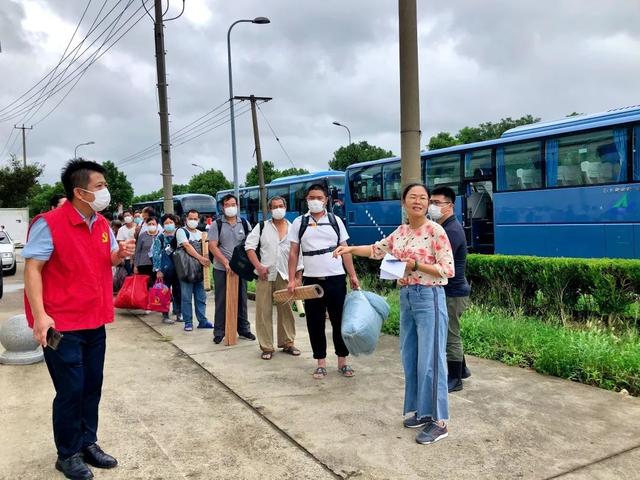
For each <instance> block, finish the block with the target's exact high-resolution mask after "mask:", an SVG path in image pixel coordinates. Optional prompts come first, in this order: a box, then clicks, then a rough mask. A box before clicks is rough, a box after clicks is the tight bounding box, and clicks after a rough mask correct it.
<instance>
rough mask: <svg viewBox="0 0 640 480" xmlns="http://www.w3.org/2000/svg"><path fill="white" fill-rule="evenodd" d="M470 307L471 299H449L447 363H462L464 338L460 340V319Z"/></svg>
mask: <svg viewBox="0 0 640 480" xmlns="http://www.w3.org/2000/svg"><path fill="white" fill-rule="evenodd" d="M467 307H469V297H447V313H448V314H449V334H448V335H447V361H449V362H462V360H463V359H464V351H463V350H462V338H460V317H461V316H462V314H463V313H464V311H465V310H466V309H467Z"/></svg>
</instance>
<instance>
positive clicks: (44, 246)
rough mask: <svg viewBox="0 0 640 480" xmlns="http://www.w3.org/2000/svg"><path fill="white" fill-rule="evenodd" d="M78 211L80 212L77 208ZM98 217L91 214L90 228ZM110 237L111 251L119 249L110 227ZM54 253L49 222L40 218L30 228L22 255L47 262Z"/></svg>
mask: <svg viewBox="0 0 640 480" xmlns="http://www.w3.org/2000/svg"><path fill="white" fill-rule="evenodd" d="M76 211H77V212H78V213H80V212H79V211H78V210H77V209H76ZM80 215H81V216H82V218H83V219H84V220H85V222H86V217H85V216H84V215H82V213H80ZM97 218H98V217H97V216H96V214H95V213H94V214H93V215H91V218H90V219H89V230H91V227H93V224H94V223H95V221H96V219H97ZM109 239H110V240H111V251H112V252H113V251H114V250H118V242H117V241H116V236H115V235H114V234H113V230H111V229H109ZM52 253H53V238H52V237H51V230H50V229H49V224H48V223H47V222H46V220H45V219H44V218H39V219H38V220H36V222H35V223H34V224H33V225H32V226H31V229H30V230H29V240H28V241H27V244H26V245H25V246H24V249H23V250H22V256H23V258H33V259H35V260H42V261H45V262H47V261H49V259H50V258H51V254H52Z"/></svg>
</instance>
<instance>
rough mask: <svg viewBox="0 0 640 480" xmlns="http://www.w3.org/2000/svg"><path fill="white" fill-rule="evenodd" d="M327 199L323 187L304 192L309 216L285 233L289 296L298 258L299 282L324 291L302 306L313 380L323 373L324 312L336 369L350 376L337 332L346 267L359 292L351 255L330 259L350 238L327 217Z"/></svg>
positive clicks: (335, 219)
mask: <svg viewBox="0 0 640 480" xmlns="http://www.w3.org/2000/svg"><path fill="white" fill-rule="evenodd" d="M327 198H328V196H327V190H326V188H325V187H324V185H321V184H313V185H311V186H310V187H309V189H308V190H307V205H308V206H309V213H307V214H305V215H302V216H300V217H298V218H296V219H295V220H294V221H293V223H292V224H291V228H290V229H289V241H290V242H291V247H290V253H289V284H288V286H287V287H288V289H289V291H290V292H291V293H293V291H294V288H295V286H296V284H295V278H294V277H295V273H296V269H297V266H298V261H299V257H300V256H302V261H303V264H304V277H303V284H304V285H312V284H318V285H320V286H321V287H322V288H323V290H324V296H323V297H322V298H315V299H312V300H305V302H304V307H305V310H306V313H307V317H306V318H307V329H308V331H309V340H310V341H311V348H312V349H313V358H315V359H316V360H317V361H318V366H317V368H316V369H315V371H314V372H313V378H315V379H318V380H319V379H322V378H324V377H325V376H326V375H327V368H326V367H327V361H326V357H327V339H326V336H325V322H326V313H327V311H328V312H329V320H330V321H331V327H332V330H333V346H334V347H335V352H336V355H337V356H338V370H339V371H340V373H342V375H343V376H345V377H353V375H354V371H353V369H352V368H351V366H349V365H348V364H347V358H346V357H347V356H348V355H349V350H348V349H347V346H346V345H345V344H344V340H342V334H341V327H342V308H343V305H344V299H345V297H346V295H347V286H346V283H345V269H346V271H347V273H348V274H349V281H350V283H351V288H352V289H353V290H355V289H359V288H360V282H359V281H358V277H357V275H356V271H355V269H354V267H353V259H352V257H351V255H348V256H343V257H342V259H340V258H334V257H333V255H332V252H333V251H334V250H335V249H336V248H337V247H338V245H347V240H348V239H349V235H348V234H347V230H346V229H345V227H344V224H343V223H342V220H340V218H338V217H336V216H335V215H333V214H332V213H327V211H326V207H327ZM343 262H344V265H343Z"/></svg>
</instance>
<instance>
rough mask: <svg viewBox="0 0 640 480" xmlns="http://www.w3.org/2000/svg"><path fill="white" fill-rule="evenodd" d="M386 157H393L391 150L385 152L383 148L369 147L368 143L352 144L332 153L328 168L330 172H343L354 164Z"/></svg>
mask: <svg viewBox="0 0 640 480" xmlns="http://www.w3.org/2000/svg"><path fill="white" fill-rule="evenodd" d="M388 157H393V152H392V151H391V150H385V149H384V148H380V147H376V146H375V145H369V143H368V142H366V141H362V142H358V143H352V144H350V145H347V146H346V147H340V148H339V149H338V150H336V151H335V152H333V159H332V160H331V161H329V168H331V169H332V170H345V169H346V168H347V167H348V166H349V165H352V164H354V163H358V162H366V161H369V160H378V159H380V158H388Z"/></svg>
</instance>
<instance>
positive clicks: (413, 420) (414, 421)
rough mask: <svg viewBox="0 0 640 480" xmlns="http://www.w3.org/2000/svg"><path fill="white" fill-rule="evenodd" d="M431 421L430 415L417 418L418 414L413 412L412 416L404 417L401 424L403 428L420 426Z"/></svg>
mask: <svg viewBox="0 0 640 480" xmlns="http://www.w3.org/2000/svg"><path fill="white" fill-rule="evenodd" d="M431 422H433V420H432V419H431V417H420V418H418V414H417V413H414V414H413V416H412V417H409V418H405V419H404V421H403V422H402V425H403V426H404V428H420V427H424V426H425V425H426V424H428V423H431Z"/></svg>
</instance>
